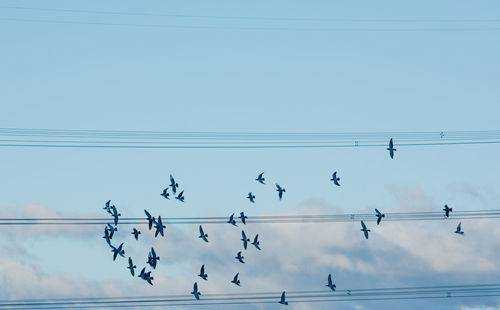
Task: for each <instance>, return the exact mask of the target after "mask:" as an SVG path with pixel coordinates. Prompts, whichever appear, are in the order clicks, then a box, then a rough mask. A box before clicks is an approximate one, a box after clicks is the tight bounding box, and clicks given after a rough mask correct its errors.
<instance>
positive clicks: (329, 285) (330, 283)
mask: <svg viewBox="0 0 500 310" xmlns="http://www.w3.org/2000/svg"><path fill="white" fill-rule="evenodd" d="M326 286H327V287H329V288H330V289H331V290H332V291H335V288H336V287H337V286H336V285H335V284H334V283H333V282H332V275H331V274H328V284H327V285H326Z"/></svg>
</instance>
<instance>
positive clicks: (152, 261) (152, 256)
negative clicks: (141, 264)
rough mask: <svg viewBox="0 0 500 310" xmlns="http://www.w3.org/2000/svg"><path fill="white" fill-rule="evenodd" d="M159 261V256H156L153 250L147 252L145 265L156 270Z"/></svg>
mask: <svg viewBox="0 0 500 310" xmlns="http://www.w3.org/2000/svg"><path fill="white" fill-rule="evenodd" d="M159 260H160V257H159V256H156V252H155V249H153V248H151V251H150V252H149V255H148V261H147V263H148V264H149V265H150V266H151V267H152V268H153V269H156V264H157V263H158V261H159Z"/></svg>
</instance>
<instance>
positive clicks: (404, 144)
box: [0, 141, 500, 149]
mask: <svg viewBox="0 0 500 310" xmlns="http://www.w3.org/2000/svg"><path fill="white" fill-rule="evenodd" d="M480 144H500V141H475V142H436V143H400V144H397V146H398V147H400V146H445V145H480ZM386 146H387V145H386V144H358V145H356V144H355V143H352V144H343V145H331V144H329V145H210V146H207V145H193V146H187V145H77V144H71V145H64V144H7V143H3V144H0V147H32V148H111V149H302V148H361V147H386Z"/></svg>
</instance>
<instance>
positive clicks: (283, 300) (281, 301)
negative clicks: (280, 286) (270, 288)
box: [279, 291, 288, 306]
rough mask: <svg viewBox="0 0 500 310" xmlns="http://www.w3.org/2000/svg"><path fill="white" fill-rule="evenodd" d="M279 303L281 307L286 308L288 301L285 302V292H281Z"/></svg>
mask: <svg viewBox="0 0 500 310" xmlns="http://www.w3.org/2000/svg"><path fill="white" fill-rule="evenodd" d="M279 303H280V304H282V305H286V306H288V301H285V291H283V293H281V300H280V302H279Z"/></svg>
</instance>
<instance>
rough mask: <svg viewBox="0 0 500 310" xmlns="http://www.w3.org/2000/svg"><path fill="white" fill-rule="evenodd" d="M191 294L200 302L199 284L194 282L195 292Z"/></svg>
mask: <svg viewBox="0 0 500 310" xmlns="http://www.w3.org/2000/svg"><path fill="white" fill-rule="evenodd" d="M191 294H193V295H194V298H196V300H200V295H201V293H200V292H199V291H198V283H196V282H194V285H193V291H192V292H191Z"/></svg>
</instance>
